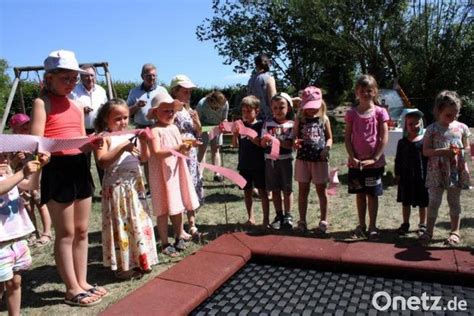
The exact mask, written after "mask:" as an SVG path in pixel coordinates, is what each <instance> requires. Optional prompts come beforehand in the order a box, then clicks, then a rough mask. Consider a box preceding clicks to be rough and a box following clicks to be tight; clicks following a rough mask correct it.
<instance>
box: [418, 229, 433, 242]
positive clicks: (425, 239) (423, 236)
mask: <svg viewBox="0 0 474 316" xmlns="http://www.w3.org/2000/svg"><path fill="white" fill-rule="evenodd" d="M431 239H433V235H431V234H430V233H428V232H426V231H425V232H424V233H423V234H421V235H420V237H418V240H419V241H420V242H421V243H423V244H426V243H428V242H430V241H431Z"/></svg>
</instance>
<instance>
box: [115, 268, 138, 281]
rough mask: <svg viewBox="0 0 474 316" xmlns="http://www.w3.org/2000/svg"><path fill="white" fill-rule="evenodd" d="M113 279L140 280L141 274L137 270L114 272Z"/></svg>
mask: <svg viewBox="0 0 474 316" xmlns="http://www.w3.org/2000/svg"><path fill="white" fill-rule="evenodd" d="M115 277H116V278H117V279H120V280H130V281H131V280H140V279H141V278H142V277H143V273H141V272H140V271H137V270H128V271H115Z"/></svg>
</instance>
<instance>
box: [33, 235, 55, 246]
mask: <svg viewBox="0 0 474 316" xmlns="http://www.w3.org/2000/svg"><path fill="white" fill-rule="evenodd" d="M43 237H46V239H42V238H43ZM51 240H53V237H52V236H51V235H49V234H44V233H42V234H40V238H38V239H36V243H35V246H36V247H44V246H46V245H48V244H49V243H50V242H51Z"/></svg>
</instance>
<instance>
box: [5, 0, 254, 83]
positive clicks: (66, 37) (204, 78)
mask: <svg viewBox="0 0 474 316" xmlns="http://www.w3.org/2000/svg"><path fill="white" fill-rule="evenodd" d="M211 5H212V1H211V0H1V1H0V58H2V59H6V60H7V62H8V64H9V66H10V67H25V66H42V63H43V60H44V59H45V58H46V57H47V56H48V54H49V53H50V52H51V51H54V50H58V49H66V50H71V51H74V52H75V54H76V57H77V59H78V61H79V63H92V62H103V61H106V62H108V63H109V70H110V73H111V75H112V80H113V81H117V80H120V81H127V82H140V81H141V79H140V71H141V67H142V65H143V64H144V63H153V64H155V65H156V66H157V68H158V80H159V81H160V83H162V84H169V83H170V81H171V78H172V77H173V76H174V75H176V74H186V75H187V76H188V77H190V78H191V80H192V81H193V82H194V83H195V84H196V85H197V86H199V87H205V88H224V87H227V86H230V85H234V84H238V83H240V84H246V83H247V81H248V78H249V76H250V74H237V73H234V72H233V71H232V69H233V67H232V66H229V65H224V64H223V61H224V58H223V57H221V56H219V55H218V54H217V50H216V49H215V48H214V46H213V43H212V42H210V41H206V42H200V41H198V39H197V38H196V34H195V33H196V27H197V26H198V25H200V24H202V22H203V21H204V19H205V18H212V15H213V12H212V8H211ZM8 74H9V75H10V77H11V78H13V71H12V69H11V68H10V69H9V71H8ZM103 78H104V77H100V76H99V80H101V79H103ZM30 79H33V80H37V79H36V74H33V73H32V74H30Z"/></svg>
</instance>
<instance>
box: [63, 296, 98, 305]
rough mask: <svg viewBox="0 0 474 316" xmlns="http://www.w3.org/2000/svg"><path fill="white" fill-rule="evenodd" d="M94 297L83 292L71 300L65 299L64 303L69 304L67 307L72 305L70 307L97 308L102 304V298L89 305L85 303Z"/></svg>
mask: <svg viewBox="0 0 474 316" xmlns="http://www.w3.org/2000/svg"><path fill="white" fill-rule="evenodd" d="M92 297H93V296H91V295H90V294H89V293H86V292H82V293H79V294H77V295H75V296H74V297H72V298H70V299H68V298H64V303H65V304H67V305H70V306H79V307H91V306H95V305H97V304H99V303H100V302H102V299H101V298H100V297H99V298H97V300H95V301H92V302H89V303H86V302H84V300H85V299H87V298H92Z"/></svg>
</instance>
